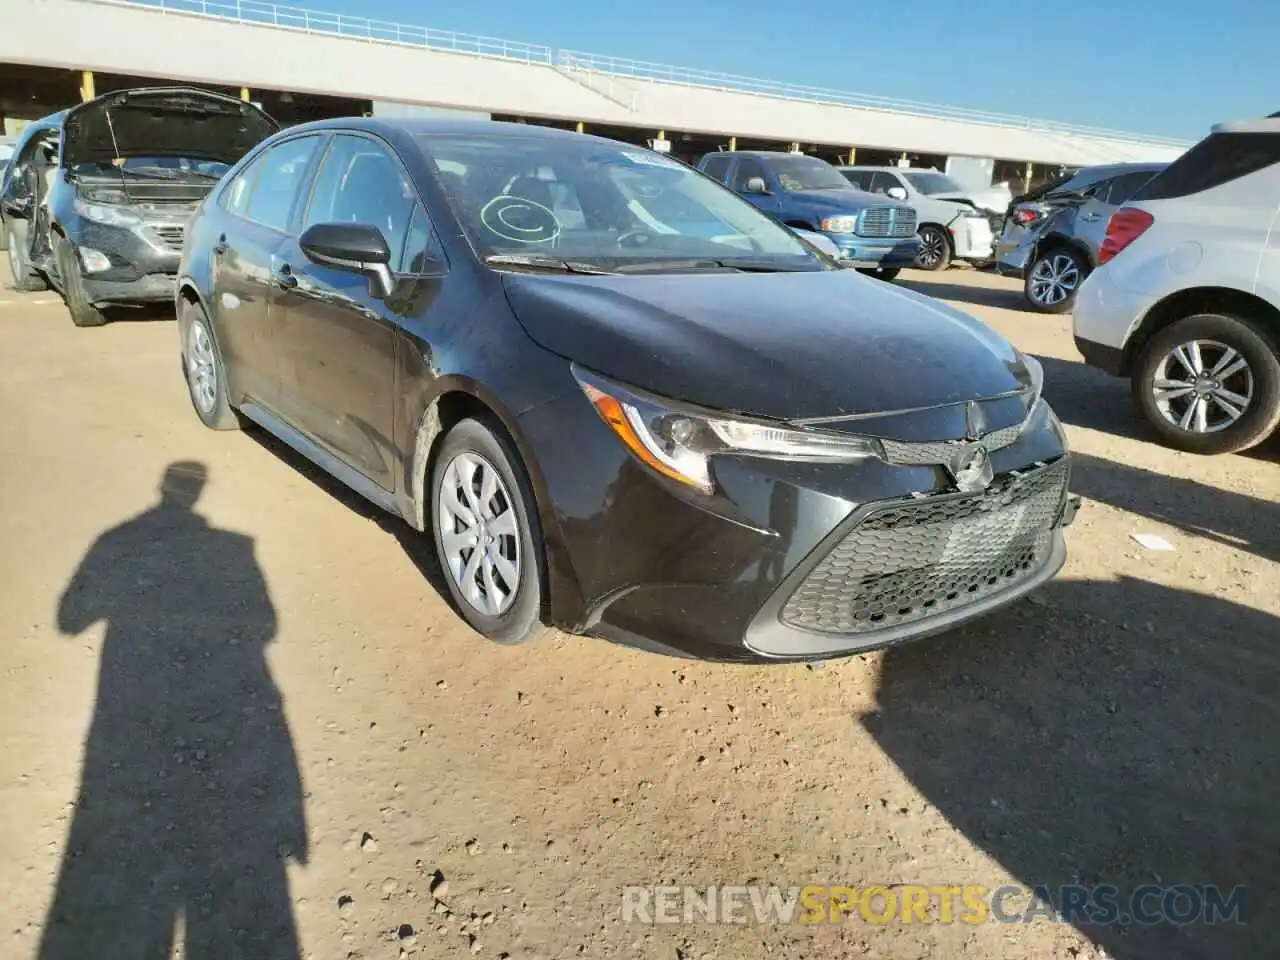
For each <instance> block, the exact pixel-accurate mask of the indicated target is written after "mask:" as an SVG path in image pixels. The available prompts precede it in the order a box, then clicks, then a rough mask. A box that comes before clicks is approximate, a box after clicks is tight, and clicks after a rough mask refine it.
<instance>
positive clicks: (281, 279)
mask: <svg viewBox="0 0 1280 960" xmlns="http://www.w3.org/2000/svg"><path fill="white" fill-rule="evenodd" d="M275 281H276V286H277V287H279V288H280V289H281V290H292V289H293V288H294V287H296V286H297V285H298V278H297V277H295V276H294V275H293V268H291V267H290V266H289V265H288V264H287V263H282V264H280V269H278V270H277V271H276V273H275Z"/></svg>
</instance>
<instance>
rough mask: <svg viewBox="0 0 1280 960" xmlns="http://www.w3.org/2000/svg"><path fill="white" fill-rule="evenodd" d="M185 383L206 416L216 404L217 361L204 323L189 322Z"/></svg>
mask: <svg viewBox="0 0 1280 960" xmlns="http://www.w3.org/2000/svg"><path fill="white" fill-rule="evenodd" d="M187 383H188V385H189V386H190V388H191V397H192V399H193V400H195V402H196V407H197V408H198V409H199V410H200V412H201V413H203V414H205V415H206V416H208V415H210V414H212V413H213V410H214V407H216V406H217V404H218V363H217V360H216V359H215V358H214V352H213V339H212V338H211V337H210V336H209V330H208V328H207V327H205V325H204V323H203V322H202V321H200V320H196V321H194V322H193V323H192V324H191V334H190V337H189V341H188V343H187Z"/></svg>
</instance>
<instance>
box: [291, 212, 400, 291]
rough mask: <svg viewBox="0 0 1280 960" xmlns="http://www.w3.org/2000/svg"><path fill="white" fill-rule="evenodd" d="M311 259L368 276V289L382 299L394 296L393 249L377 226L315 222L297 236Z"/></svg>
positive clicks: (303, 249) (299, 244) (299, 243)
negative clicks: (392, 293) (392, 294)
mask: <svg viewBox="0 0 1280 960" xmlns="http://www.w3.org/2000/svg"><path fill="white" fill-rule="evenodd" d="M298 246H300V247H301V248H302V252H303V253H305V254H306V255H307V257H308V259H310V260H312V261H313V262H315V263H320V264H324V265H325V266H328V267H334V268H336V269H338V270H349V271H350V272H352V273H360V274H363V275H364V276H366V277H368V278H369V292H370V293H372V294H373V296H375V297H377V298H378V299H379V300H381V299H383V298H384V297H388V296H390V295H391V292H392V291H393V290H394V289H395V285H396V281H395V277H393V276H392V275H391V250H390V248H389V247H388V246H387V241H386V238H384V237H383V236H382V231H381V230H379V229H378V228H377V227H374V226H370V225H369V224H365V223H316V224H312V225H311V226H309V227H307V229H306V230H304V231H303V233H302V236H301V237H299V238H298Z"/></svg>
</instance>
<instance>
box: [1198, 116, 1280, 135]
mask: <svg viewBox="0 0 1280 960" xmlns="http://www.w3.org/2000/svg"><path fill="white" fill-rule="evenodd" d="M1213 132H1214V133H1280V112H1276V113H1273V114H1270V115H1268V116H1265V117H1259V118H1257V119H1255V120H1231V121H1228V122H1227V123H1219V124H1215V125H1214V127H1213Z"/></svg>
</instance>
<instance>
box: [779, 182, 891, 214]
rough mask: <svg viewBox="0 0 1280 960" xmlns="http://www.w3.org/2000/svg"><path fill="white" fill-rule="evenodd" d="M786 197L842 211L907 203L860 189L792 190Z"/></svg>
mask: <svg viewBox="0 0 1280 960" xmlns="http://www.w3.org/2000/svg"><path fill="white" fill-rule="evenodd" d="M787 198H788V199H789V200H791V201H793V202H794V203H801V204H805V205H807V206H810V207H813V208H814V209H818V210H824V211H832V212H844V211H862V210H865V209H866V208H867V207H905V206H907V204H905V203H901V202H900V201H898V200H893V199H890V198H889V197H882V196H879V195H878V194H874V193H866V192H864V191H862V190H855V189H853V188H852V187H850V188H849V189H847V190H845V189H832V190H794V191H791V192H789V193H787Z"/></svg>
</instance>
